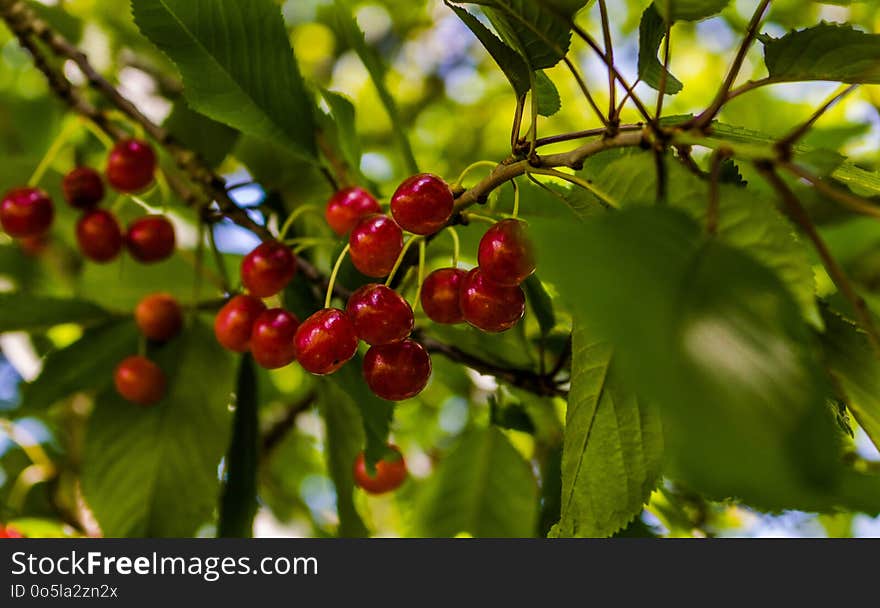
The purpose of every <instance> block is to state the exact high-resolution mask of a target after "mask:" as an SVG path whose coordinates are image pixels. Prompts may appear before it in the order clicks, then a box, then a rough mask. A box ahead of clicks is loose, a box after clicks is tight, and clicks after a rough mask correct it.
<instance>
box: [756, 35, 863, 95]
mask: <svg viewBox="0 0 880 608" xmlns="http://www.w3.org/2000/svg"><path fill="white" fill-rule="evenodd" d="M764 62H765V63H766V64H767V70H768V71H769V72H770V78H772V79H774V80H777V81H800V80H834V81H838V82H847V83H863V84H878V83H880V34H866V33H865V32H861V31H859V30H856V29H854V28H853V27H851V26H849V25H835V24H830V23H820V24H819V25H816V26H813V27H811V28H807V29H803V30H798V31H795V32H791V33H788V34H786V35H785V36H783V37H781V38H765V39H764Z"/></svg>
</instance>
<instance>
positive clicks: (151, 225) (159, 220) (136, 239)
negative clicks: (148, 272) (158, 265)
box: [125, 215, 175, 264]
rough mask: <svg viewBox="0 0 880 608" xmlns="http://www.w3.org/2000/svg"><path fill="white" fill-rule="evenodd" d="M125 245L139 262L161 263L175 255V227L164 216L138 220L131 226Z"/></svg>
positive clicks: (152, 216)
mask: <svg viewBox="0 0 880 608" xmlns="http://www.w3.org/2000/svg"><path fill="white" fill-rule="evenodd" d="M125 244H126V245H127V246H128V252H129V253H130V254H131V257H133V258H134V259H136V260H137V261H139V262H143V263H145V264H151V263H153V262H159V261H161V260H164V259H165V258H167V257H168V256H170V255H171V254H172V253H174V245H175V237H174V225H173V224H172V223H171V222H169V221H168V219H166V218H165V216H162V215H147V216H144V217H142V218H138V219H136V220H135V221H133V222H132V223H131V224H130V225H129V227H128V234H126V236H125Z"/></svg>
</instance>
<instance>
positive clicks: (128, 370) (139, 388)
mask: <svg viewBox="0 0 880 608" xmlns="http://www.w3.org/2000/svg"><path fill="white" fill-rule="evenodd" d="M113 382H114V384H115V385H116V391H117V392H118V393H119V394H120V395H122V396H123V397H124V398H125V399H126V400H128V401H131V402H132V403H137V404H138V405H152V404H154V403H156V402H157V401H159V400H161V399H162V397H164V396H165V386H166V381H165V373H164V372H163V371H162V370H161V368H160V367H159V366H158V365H156V364H155V363H153V362H152V361H150V360H149V359H147V358H146V357H142V356H140V355H132V356H131V357H128V358H126V359H123V360H122V362H121V363H120V364H119V365H117V366H116V372H115V373H114V374H113Z"/></svg>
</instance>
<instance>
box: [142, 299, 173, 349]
mask: <svg viewBox="0 0 880 608" xmlns="http://www.w3.org/2000/svg"><path fill="white" fill-rule="evenodd" d="M134 320H135V323H137V326H138V328H139V329H140V330H141V333H142V334H143V335H144V336H145V337H146V338H148V339H149V340H155V341H156V342H166V341H168V340H170V339H171V338H173V337H174V336H176V335H177V334H179V333H180V330H181V329H182V328H183V310H181V308H180V304H178V303H177V300H176V299H175V298H174V296H172V295H171V294H168V293H154V294H150V295H148V296H146V297H145V298H143V299H142V300H141V301H140V302H138V305H137V307H136V308H135V309H134Z"/></svg>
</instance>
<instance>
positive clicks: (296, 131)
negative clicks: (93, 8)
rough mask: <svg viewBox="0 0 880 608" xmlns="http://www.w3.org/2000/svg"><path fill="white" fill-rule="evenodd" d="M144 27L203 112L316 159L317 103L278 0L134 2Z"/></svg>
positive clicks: (190, 99) (139, 23)
mask: <svg viewBox="0 0 880 608" xmlns="http://www.w3.org/2000/svg"><path fill="white" fill-rule="evenodd" d="M131 5H132V12H133V13H134V19H135V23H136V24H137V26H138V27H139V28H140V30H141V32H143V34H144V35H145V36H147V37H148V38H149V39H150V40H151V41H152V42H153V43H154V44H155V45H156V46H158V47H159V48H160V49H161V50H162V51H163V52H164V53H165V54H166V55H168V57H169V58H170V59H171V60H172V61H173V62H174V63H175V65H176V66H177V68H178V69H179V70H180V74H181V76H182V77H183V82H184V95H185V96H186V99H187V101H188V102H189V104H190V105H191V106H192V108H193V109H195V110H196V111H198V112H201V113H202V114H204V115H205V116H208V117H210V118H213V119H214V120H216V121H219V122H222V123H225V124H227V125H229V126H231V127H233V128H235V129H238V130H239V131H242V132H244V133H248V134H251V135H254V136H257V137H260V138H261V139H264V140H271V141H280V142H282V143H284V144H285V145H286V146H287V147H289V148H290V149H291V150H292V151H294V152H296V153H297V154H299V155H301V156H303V157H305V158H312V157H314V156H315V149H316V148H315V141H314V132H315V122H314V120H315V119H314V107H313V105H314V104H313V101H312V99H311V96H310V94H309V93H308V92H307V90H306V87H305V83H304V82H303V79H302V76H301V75H300V73H299V68H298V67H297V64H296V60H295V58H294V55H293V50H292V49H291V47H290V42H289V40H288V37H287V31H286V29H285V26H284V21H283V19H282V17H281V10H280V9H279V7H278V5H277V4H276V3H274V2H272V0H248V1H247V2H240V1H239V0H131Z"/></svg>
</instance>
